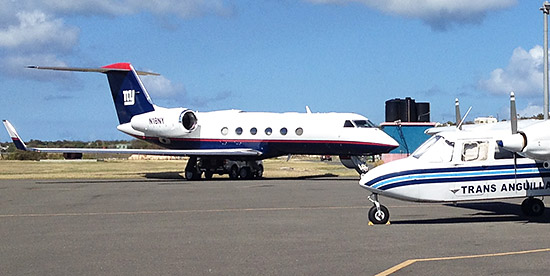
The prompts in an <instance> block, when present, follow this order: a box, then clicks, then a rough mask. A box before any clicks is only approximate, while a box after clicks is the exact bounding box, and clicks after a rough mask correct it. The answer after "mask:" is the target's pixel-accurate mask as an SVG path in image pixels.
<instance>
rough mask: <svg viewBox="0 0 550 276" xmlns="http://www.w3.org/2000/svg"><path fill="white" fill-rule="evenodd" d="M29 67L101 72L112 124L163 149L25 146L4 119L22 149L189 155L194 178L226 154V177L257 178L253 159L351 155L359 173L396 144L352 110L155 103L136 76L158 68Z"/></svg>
mask: <svg viewBox="0 0 550 276" xmlns="http://www.w3.org/2000/svg"><path fill="white" fill-rule="evenodd" d="M30 68H34V69H46V70H61V71H80V72H100V73H104V74H106V75H107V78H108V80H109V85H110V88H111V93H112V97H113V101H114V104H115V109H116V112H117V115H118V120H119V123H120V124H119V125H118V127H117V129H118V130H120V131H122V132H124V133H126V134H129V135H131V136H133V137H135V138H137V139H141V140H145V141H147V142H150V143H153V144H157V145H159V146H161V147H163V148H166V149H164V150H145V149H141V150H138V149H88V148H28V147H27V146H26V145H25V144H24V143H23V141H22V140H21V138H20V137H19V135H18V134H17V132H16V131H15V128H14V127H13V126H12V125H11V124H10V123H9V122H8V121H6V120H4V125H5V126H6V129H7V130H8V132H9V134H10V136H11V138H12V140H13V141H14V143H15V145H16V146H17V148H18V149H22V150H31V151H37V152H54V153H131V154H150V155H173V156H190V159H189V161H188V163H187V166H186V168H185V177H186V178H187V179H189V180H191V179H200V178H201V175H202V173H203V172H204V174H205V177H206V178H210V177H212V174H214V173H221V172H220V170H219V168H220V167H223V166H224V165H223V164H227V162H226V161H227V160H233V161H235V162H241V163H243V162H244V163H245V165H244V166H242V167H241V168H238V167H237V165H236V164H234V165H233V166H231V167H230V168H229V169H228V173H229V175H230V177H231V178H237V177H240V178H251V177H252V176H256V177H261V175H262V172H263V167H262V165H261V163H259V162H257V160H263V159H266V158H272V157H276V156H283V155H291V154H313V155H347V156H352V158H351V160H352V161H353V162H354V164H355V166H356V168H357V169H358V171H364V168H365V167H366V166H364V164H361V158H359V157H358V156H364V155H372V154H380V153H385V152H389V151H390V150H392V149H394V148H396V147H397V146H398V143H397V142H396V141H395V140H394V139H392V138H391V137H390V136H388V135H387V134H385V133H384V132H383V131H381V130H380V129H378V128H376V127H374V125H373V124H372V123H371V122H370V121H369V120H368V119H367V118H365V117H363V116H361V115H358V114H354V113H311V112H310V111H309V108H307V111H308V112H306V113H268V112H243V111H240V110H223V111H213V112H197V111H193V110H190V109H187V108H163V107H159V106H156V105H154V104H153V103H152V101H151V98H150V97H149V94H148V93H147V90H146V89H145V87H144V86H143V84H142V82H141V80H140V78H139V76H138V75H158V74H155V73H149V72H141V71H136V70H135V69H134V67H133V66H132V65H131V64H129V63H116V64H111V65H107V66H104V67H101V68H68V67H39V66H30ZM230 165H231V164H230ZM238 169H239V171H238ZM360 169H361V170H360Z"/></svg>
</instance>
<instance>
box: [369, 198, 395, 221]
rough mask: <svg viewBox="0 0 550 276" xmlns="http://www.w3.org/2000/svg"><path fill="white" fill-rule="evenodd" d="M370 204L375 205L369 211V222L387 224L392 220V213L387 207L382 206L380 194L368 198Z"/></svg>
mask: <svg viewBox="0 0 550 276" xmlns="http://www.w3.org/2000/svg"><path fill="white" fill-rule="evenodd" d="M368 199H369V200H370V202H372V203H374V206H372V208H370V210H369V221H370V222H372V223H373V224H386V223H388V221H389V219H390V211H388V208H386V206H384V205H382V204H380V202H379V201H378V194H374V193H373V194H372V195H370V196H369V197H368Z"/></svg>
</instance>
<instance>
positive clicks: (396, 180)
mask: <svg viewBox="0 0 550 276" xmlns="http://www.w3.org/2000/svg"><path fill="white" fill-rule="evenodd" d="M515 172H516V173H515ZM532 177H550V170H548V169H544V168H543V166H542V163H531V164H518V165H517V166H516V170H514V165H513V164H512V165H495V166H475V167H458V168H456V167H453V168H437V169H425V170H422V169H419V170H410V171H403V172H398V173H391V174H387V175H383V176H380V177H377V178H375V179H372V180H370V181H368V182H367V183H365V186H370V187H372V188H376V189H379V190H389V189H392V188H396V187H402V186H409V185H419V184H438V183H450V182H469V181H489V180H504V179H510V180H514V179H516V178H532Z"/></svg>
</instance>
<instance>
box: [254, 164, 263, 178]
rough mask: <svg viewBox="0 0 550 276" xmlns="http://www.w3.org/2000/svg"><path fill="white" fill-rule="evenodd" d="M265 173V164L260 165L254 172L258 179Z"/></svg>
mask: <svg viewBox="0 0 550 276" xmlns="http://www.w3.org/2000/svg"><path fill="white" fill-rule="evenodd" d="M263 175H264V166H262V165H260V166H259V169H258V170H257V171H256V172H255V173H254V177H255V178H256V179H261V178H262V176H263Z"/></svg>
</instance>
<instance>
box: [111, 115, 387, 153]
mask: <svg viewBox="0 0 550 276" xmlns="http://www.w3.org/2000/svg"><path fill="white" fill-rule="evenodd" d="M183 111H184V109H159V110H157V111H155V113H154V114H153V113H151V114H148V113H145V114H142V115H139V116H140V119H141V121H140V122H134V121H133V122H132V123H127V124H123V125H120V126H119V127H118V129H119V130H121V131H123V132H125V133H127V134H130V135H132V136H135V137H137V138H140V139H144V140H147V141H150V142H153V143H156V144H159V145H161V146H164V147H166V148H171V149H190V148H199V149H224V148H235V147H241V148H252V149H256V150H258V151H261V152H262V153H263V154H262V157H261V158H268V157H273V156H280V155H285V154H347V155H363V154H376V153H383V152H388V151H390V150H391V149H393V148H395V147H397V146H398V144H397V142H396V141H395V140H393V139H392V138H391V137H390V136H388V135H387V134H386V133H384V132H383V131H381V130H379V129H378V128H376V127H373V126H372V125H369V123H370V122H369V121H368V120H367V118H365V117H363V116H361V115H358V114H353V113H295V112H289V113H270V112H243V111H239V110H223V111H213V112H196V113H195V115H196V118H197V124H196V127H195V128H194V129H193V130H192V131H189V132H188V133H182V131H176V130H175V129H177V128H180V130H181V127H180V125H178V124H181V120H180V121H179V122H178V119H177V116H178V114H180V113H182V112H183ZM133 120H134V119H133ZM138 123H139V125H140V126H141V127H140V128H139V130H136V129H135V126H136V125H138ZM132 126H134V127H132ZM183 132H185V131H183ZM171 133H175V134H174V135H170V134H171Z"/></svg>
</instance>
